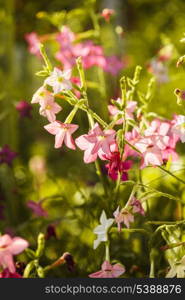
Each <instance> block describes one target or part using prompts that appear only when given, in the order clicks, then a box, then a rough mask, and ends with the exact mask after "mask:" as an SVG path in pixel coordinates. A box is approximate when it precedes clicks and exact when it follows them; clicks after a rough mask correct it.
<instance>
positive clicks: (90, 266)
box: [0, 0, 185, 277]
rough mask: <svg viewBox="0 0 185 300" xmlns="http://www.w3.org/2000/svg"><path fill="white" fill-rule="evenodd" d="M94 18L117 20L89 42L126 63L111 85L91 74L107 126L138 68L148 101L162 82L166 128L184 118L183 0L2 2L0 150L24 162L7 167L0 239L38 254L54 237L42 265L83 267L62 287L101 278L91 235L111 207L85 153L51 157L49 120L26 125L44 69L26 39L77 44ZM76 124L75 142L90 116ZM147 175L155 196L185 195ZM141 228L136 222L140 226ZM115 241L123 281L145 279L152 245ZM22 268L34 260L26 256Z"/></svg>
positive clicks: (132, 238)
mask: <svg viewBox="0 0 185 300" xmlns="http://www.w3.org/2000/svg"><path fill="white" fill-rule="evenodd" d="M90 8H91V9H93V10H94V11H95V12H96V13H97V14H99V15H100V14H101V12H102V10H103V9H104V8H110V9H114V10H115V15H114V16H112V18H111V20H110V22H106V21H105V20H104V19H102V18H99V25H100V33H101V34H100V37H99V38H96V37H91V36H90V38H91V39H93V40H94V42H95V43H97V44H100V45H102V47H103V49H104V52H105V53H106V54H107V55H113V54H114V55H117V56H118V57H119V58H120V59H121V61H122V63H123V68H122V69H121V70H120V72H119V73H117V74H116V75H114V76H113V75H111V74H108V73H105V72H103V73H102V70H99V69H100V68H98V67H97V66H94V67H92V68H90V69H88V70H87V71H86V77H87V80H89V82H91V83H92V82H94V85H93V84H91V85H90V86H89V97H90V99H92V102H91V105H92V107H93V108H94V109H96V110H97V112H98V113H99V114H100V115H101V116H102V117H104V118H105V119H106V120H107V119H108V111H107V103H109V101H110V99H111V98H113V99H116V98H117V97H118V95H119V78H120V77H121V76H122V75H128V76H133V72H134V69H135V66H136V65H141V66H142V67H143V70H142V77H141V82H140V89H141V91H145V89H146V86H147V83H148V81H149V79H150V78H151V76H152V75H154V76H155V77H156V81H157V83H156V89H155V93H154V97H153V99H152V102H151V104H150V107H149V109H150V110H151V111H154V112H156V113H159V114H160V115H161V116H163V117H165V118H172V117H173V115H174V113H179V108H178V106H177V104H176V97H175V95H174V89H175V88H180V89H183V88H184V67H183V66H181V67H180V68H178V69H177V68H176V61H177V59H178V58H179V56H181V55H184V51H185V47H184V44H182V43H180V42H179V41H180V39H181V38H182V37H183V33H184V31H185V18H184V11H185V2H184V1H183V0H173V1H169V0H155V1H150V0H102V1H101V0H98V1H87V0H78V1H77V0H70V1H68V0H62V1H61V0H51V1H45V0H37V1H36V0H35V1H33V0H32V1H31V0H0V28H1V30H0V87H1V90H0V147H1V148H2V147H3V146H4V145H9V147H10V149H11V150H12V151H15V152H16V153H17V156H16V158H15V160H14V162H13V165H12V166H11V167H9V166H8V165H6V164H0V232H2V233H4V232H9V233H12V234H16V235H20V236H22V237H25V238H27V239H28V240H29V242H30V244H31V247H32V248H33V249H34V247H35V246H36V238H37V234H38V233H39V232H40V231H43V232H45V233H48V232H50V235H51V236H50V238H49V239H48V240H47V247H46V251H45V257H44V258H43V264H48V263H50V262H52V261H53V260H55V259H57V258H58V257H59V256H60V255H61V254H62V253H63V252H65V251H69V252H71V254H72V255H73V256H74V259H75V262H76V265H77V267H76V269H75V271H74V273H73V274H71V273H70V272H69V271H68V270H67V269H66V268H65V267H61V268H59V269H56V270H55V271H53V273H52V272H51V273H50V274H49V275H51V276H58V277H77V276H79V277H83V276H87V274H89V273H90V272H93V271H96V270H98V269H99V267H100V264H101V262H102V260H103V255H104V254H103V249H102V248H101V247H99V248H98V249H97V250H96V252H95V251H94V250H93V249H92V244H93V239H94V235H93V233H92V230H93V228H94V227H95V226H96V225H97V221H98V220H99V216H100V213H101V211H102V209H104V208H105V207H107V202H106V199H104V198H103V196H102V194H103V192H102V186H101V185H100V184H99V182H98V178H97V175H96V172H95V169H94V166H93V164H90V165H85V164H84V163H83V153H82V152H81V151H75V152H73V151H70V150H69V151H68V150H67V149H66V148H65V147H63V148H62V149H59V150H56V149H54V147H53V145H54V137H53V136H51V135H49V134H48V133H47V132H46V131H45V130H44V128H43V126H44V125H45V124H46V120H45V119H44V118H43V117H41V116H40V115H39V113H38V107H36V106H33V107H32V108H27V110H26V113H25V114H23V115H21V114H20V109H18V108H17V105H18V103H19V102H20V101H23V100H24V101H26V102H27V103H28V104H29V103H30V101H31V98H32V95H33V93H34V92H35V91H36V90H37V88H39V87H40V86H41V85H42V82H43V78H41V77H38V76H36V75H35V73H36V72H37V71H39V70H40V69H41V68H42V64H43V62H42V59H41V58H39V57H37V56H35V55H33V54H31V53H30V52H29V50H28V43H27V41H26V39H25V35H26V34H28V33H31V32H36V33H37V34H38V35H39V36H45V37H46V36H47V35H50V36H51V35H52V34H55V33H56V32H58V31H59V30H60V28H61V26H62V25H67V26H69V27H70V29H71V30H72V31H73V32H75V33H76V34H79V36H80V33H82V32H86V31H89V30H91V29H92V28H93V26H94V24H93V19H92V15H91V14H90V13H89V12H90ZM80 38H81V39H83V37H80ZM46 40H47V38H46ZM44 44H45V47H46V51H47V53H48V56H49V58H50V59H51V61H52V63H53V64H54V65H57V66H60V63H59V61H57V60H56V59H55V57H54V53H56V51H57V49H58V48H57V47H58V46H57V45H56V43H52V41H51V40H49V41H48V40H47V41H46V43H44ZM165 47H166V48H165ZM161 49H163V51H162V52H160V50H161ZM163 52H164V53H165V55H167V56H168V54H169V56H170V58H169V59H168V58H167V59H166V58H165V59H164V60H162V64H161V65H159V66H158V65H157V58H158V57H159V56H160V55H161V56H162V55H163ZM97 73H99V74H100V73H101V74H100V77H97ZM100 80H101V81H100ZM100 86H101V88H99V87H100ZM159 104H160V105H159ZM64 108H65V109H64V113H63V116H65V115H66V116H67V113H68V112H69V111H70V108H69V107H68V106H67V105H66V107H65V105H64ZM75 122H76V123H78V124H79V125H80V130H78V133H77V136H79V135H80V134H81V133H84V132H86V131H87V130H88V127H87V120H86V118H85V116H84V115H83V113H82V114H81V113H79V115H78V116H76V117H75ZM179 151H180V152H182V151H183V148H180V147H179ZM133 172H134V170H133ZM145 172H146V181H149V180H151V181H152V180H153V181H154V184H155V185H154V186H155V187H157V188H158V189H161V190H163V191H165V189H166V190H167V191H168V193H169V192H170V193H171V194H178V196H183V195H184V193H183V191H182V190H181V189H180V188H179V186H178V183H177V182H175V181H174V180H173V179H171V178H168V184H167V185H166V181H165V178H163V179H160V180H157V178H159V177H160V176H161V173H160V171H158V170H152V172H151V171H148V170H146V171H145ZM130 176H131V178H132V176H133V175H132V172H131V174H130ZM128 194H129V190H127V189H125V190H123V202H124V201H126V199H127V195H128ZM30 200H31V201H36V202H38V201H42V203H43V207H44V209H45V210H46V211H47V212H48V216H47V217H38V216H35V215H34V214H33V212H32V211H31V210H30V209H29V208H28V207H27V205H26V203H27V202H28V201H30ZM163 200H164V202H163V203H164V206H165V210H163V219H164V220H173V219H176V218H178V216H179V207H178V205H177V204H176V203H175V204H174V203H172V202H173V201H171V202H170V201H167V200H166V199H163ZM107 201H108V200H107ZM160 205H161V202H160V199H159V201H158V202H157V201H156V202H155V203H154V202H151V214H152V215H151V216H150V217H151V218H152V219H153V220H160V218H161V216H159V214H158V211H159V209H161V207H160ZM107 211H108V209H107ZM109 217H112V216H111V215H109ZM146 218H147V217H146ZM142 222H143V219H141V220H138V226H139V225H140V224H141V223H142ZM52 230H53V231H54V232H55V233H53V231H52ZM51 232H52V233H51ZM112 238H113V239H114V242H113V243H112V245H113V246H112V249H111V253H112V258H113V259H114V256H115V258H116V259H117V260H119V261H121V262H122V263H123V264H125V265H126V268H127V270H128V272H127V275H126V276H129V277H132V276H133V277H134V276H137V277H143V276H146V274H147V272H148V269H149V264H148V260H147V258H146V257H144V256H143V255H142V253H143V251H145V249H146V248H147V241H146V238H143V237H142V238H141V236H140V235H138V234H133V235H130V234H126V233H125V234H123V236H121V235H116V234H113V235H112ZM120 247H121V250H120ZM144 253H145V252H144ZM22 259H23V260H25V261H26V260H27V258H26V256H23V257H22Z"/></svg>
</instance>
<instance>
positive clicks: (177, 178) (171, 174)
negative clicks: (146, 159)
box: [158, 166, 185, 184]
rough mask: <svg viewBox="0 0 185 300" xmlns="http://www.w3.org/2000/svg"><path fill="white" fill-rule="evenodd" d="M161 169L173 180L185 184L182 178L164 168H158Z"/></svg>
mask: <svg viewBox="0 0 185 300" xmlns="http://www.w3.org/2000/svg"><path fill="white" fill-rule="evenodd" d="M158 168H159V169H161V170H163V171H164V172H166V173H167V174H168V175H170V176H172V177H173V178H175V179H176V180H178V181H180V182H182V183H183V184H185V181H184V180H182V179H181V178H179V177H177V176H176V175H174V174H173V173H171V172H170V171H168V170H166V169H164V168H163V167H161V166H158Z"/></svg>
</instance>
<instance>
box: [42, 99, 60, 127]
mask: <svg viewBox="0 0 185 300" xmlns="http://www.w3.org/2000/svg"><path fill="white" fill-rule="evenodd" d="M40 104H41V106H40V110H39V112H40V114H41V115H42V116H44V117H47V119H48V121H49V122H54V121H55V120H56V116H55V114H57V113H59V112H60V111H61V110H62V107H61V106H60V105H58V104H57V103H56V102H55V101H54V100H53V99H49V98H47V99H45V101H42V102H41V103H40Z"/></svg>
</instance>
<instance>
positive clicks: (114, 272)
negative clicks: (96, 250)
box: [89, 260, 125, 278]
mask: <svg viewBox="0 0 185 300" xmlns="http://www.w3.org/2000/svg"><path fill="white" fill-rule="evenodd" d="M124 272H125V268H124V266H122V265H121V264H115V265H111V264H110V262H108V261H106V260H105V261H104V263H103V264H102V266H101V270H100V271H98V272H95V273H92V274H90V275H89V277H91V278H117V277H119V276H120V275H122V274H123V273H124Z"/></svg>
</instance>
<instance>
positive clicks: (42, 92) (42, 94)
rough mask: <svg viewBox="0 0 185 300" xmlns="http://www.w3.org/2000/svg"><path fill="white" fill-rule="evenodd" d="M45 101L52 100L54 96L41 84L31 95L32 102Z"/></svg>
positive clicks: (40, 102)
mask: <svg viewBox="0 0 185 300" xmlns="http://www.w3.org/2000/svg"><path fill="white" fill-rule="evenodd" d="M45 101H54V96H53V95H52V93H51V92H49V91H48V90H47V89H46V88H45V87H44V86H41V87H40V88H39V89H38V90H37V91H36V92H35V94H34V95H33V97H32V101H31V103H32V104H35V103H39V104H42V103H43V102H45Z"/></svg>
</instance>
